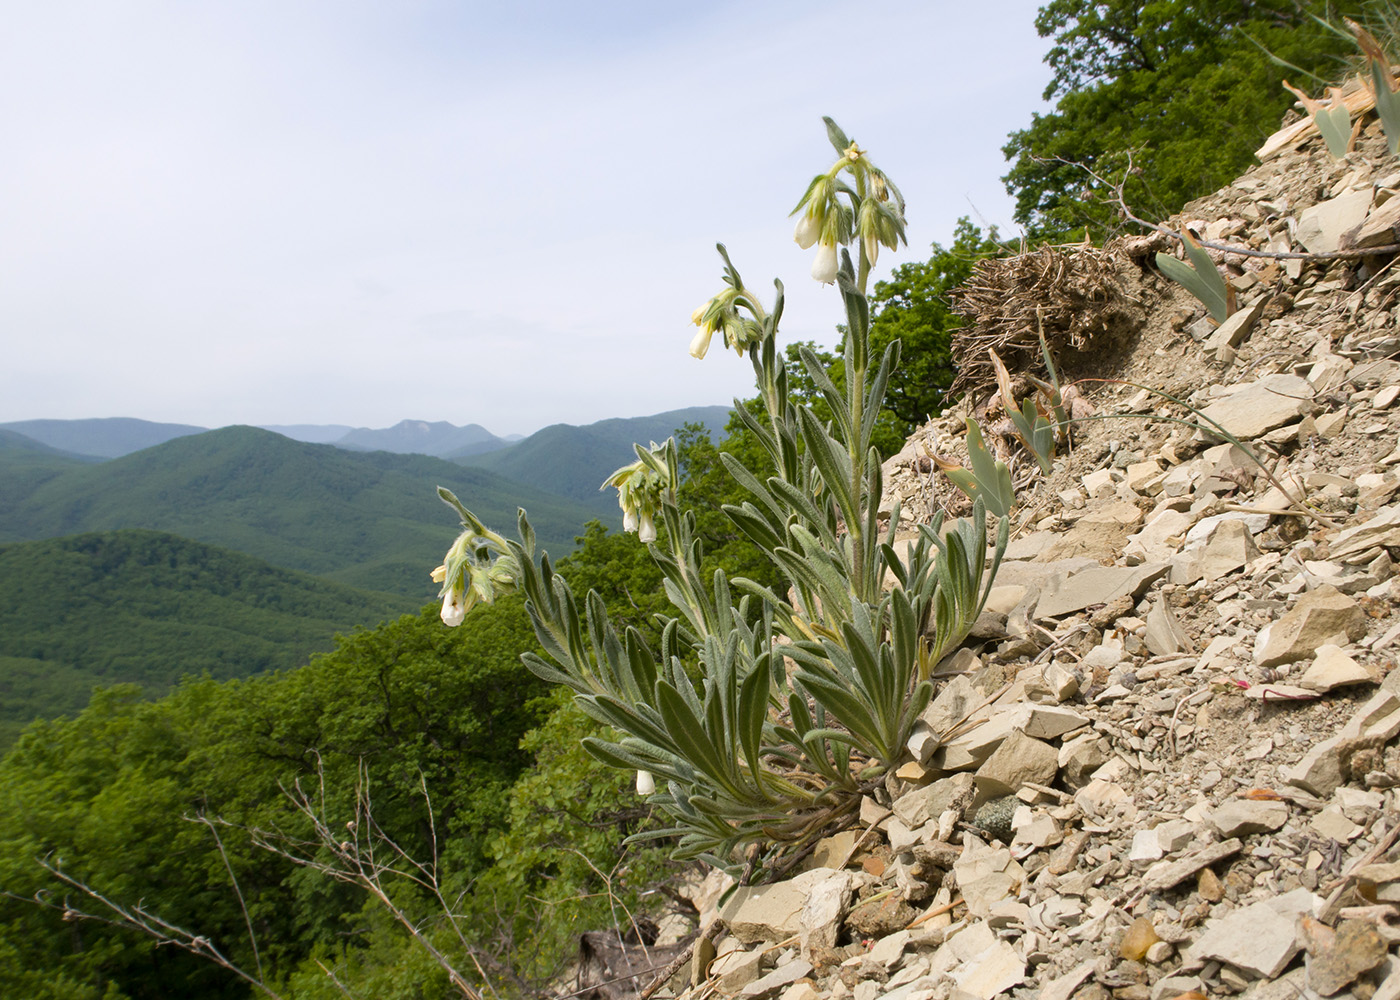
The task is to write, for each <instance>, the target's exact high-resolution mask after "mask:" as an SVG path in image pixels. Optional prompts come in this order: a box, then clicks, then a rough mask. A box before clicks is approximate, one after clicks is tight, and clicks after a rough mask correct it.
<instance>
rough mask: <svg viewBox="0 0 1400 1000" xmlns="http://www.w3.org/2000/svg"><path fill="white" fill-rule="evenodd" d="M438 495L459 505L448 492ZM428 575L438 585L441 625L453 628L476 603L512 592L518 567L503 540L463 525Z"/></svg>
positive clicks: (479, 526)
mask: <svg viewBox="0 0 1400 1000" xmlns="http://www.w3.org/2000/svg"><path fill="white" fill-rule="evenodd" d="M439 492H440V493H444V494H446V495H445V496H444V497H443V499H444V500H446V499H447V497H449V496H451V497H452V499H451V500H450V501H448V502H449V503H451V504H456V505H458V506H460V504H458V503H457V498H456V497H455V496H452V494H451V493H450V492H448V491H446V490H439ZM432 576H433V582H435V583H440V584H442V590H441V591H439V592H438V596H440V597H441V598H442V621H443V624H444V625H452V626H456V625H460V624H462V621H463V620H464V619H465V618H466V617H467V612H468V611H470V610H471V608H472V605H474V604H475V603H476V602H477V601H480V602H481V603H482V604H490V603H492V602H493V601H495V599H496V595H497V594H503V593H509V592H511V591H512V590H514V589H515V584H516V581H517V580H518V579H519V577H520V567H519V566H518V565H517V563H516V560H515V556H513V555H511V553H510V549H509V547H508V546H507V544H506V540H505V539H504V538H502V537H501V536H500V535H498V534H496V533H495V532H494V531H488V530H486V529H485V528H484V527H482V526H481V525H480V524H476V525H472V524H467V525H465V527H464V528H463V530H462V533H461V534H460V535H458V536H457V540H456V541H455V542H453V543H452V547H451V548H450V549H448V550H447V555H446V556H445V557H444V558H443V561H442V565H441V566H439V567H438V568H437V569H435V570H433V573H432Z"/></svg>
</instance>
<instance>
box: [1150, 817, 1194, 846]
mask: <svg viewBox="0 0 1400 1000" xmlns="http://www.w3.org/2000/svg"><path fill="white" fill-rule="evenodd" d="M1156 833H1157V842H1158V843H1159V844H1161V845H1162V850H1164V851H1167V852H1168V853H1173V854H1174V853H1176V852H1177V851H1184V850H1186V848H1188V847H1190V846H1191V844H1192V843H1193V842H1194V841H1195V840H1196V836H1197V830H1196V824H1194V823H1192V822H1191V821H1190V820H1187V819H1173V820H1168V821H1167V822H1165V823H1162V824H1160V825H1158V827H1157V830H1156Z"/></svg>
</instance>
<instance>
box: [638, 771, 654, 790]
mask: <svg viewBox="0 0 1400 1000" xmlns="http://www.w3.org/2000/svg"><path fill="white" fill-rule="evenodd" d="M654 791H656V779H655V778H653V777H652V775H651V772H650V771H638V772H637V794H638V795H650V794H651V793H652V792H654Z"/></svg>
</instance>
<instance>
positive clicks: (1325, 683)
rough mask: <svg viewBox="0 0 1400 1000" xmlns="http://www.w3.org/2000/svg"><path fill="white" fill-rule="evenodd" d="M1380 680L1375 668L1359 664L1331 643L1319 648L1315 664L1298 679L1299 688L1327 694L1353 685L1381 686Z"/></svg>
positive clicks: (1314, 660)
mask: <svg viewBox="0 0 1400 1000" xmlns="http://www.w3.org/2000/svg"><path fill="white" fill-rule="evenodd" d="M1380 679H1381V678H1380V673H1379V672H1378V671H1377V670H1375V669H1374V668H1373V667H1370V666H1363V665H1362V664H1360V663H1357V662H1356V661H1355V660H1353V659H1352V658H1351V657H1350V656H1348V655H1347V654H1346V653H1344V652H1342V649H1341V647H1340V646H1334V645H1331V644H1330V643H1329V644H1325V645H1322V646H1319V647H1318V648H1317V655H1316V657H1315V658H1314V659H1313V662H1312V663H1311V665H1309V667H1308V669H1307V670H1305V671H1303V676H1302V677H1299V678H1298V686H1299V687H1302V688H1308V689H1309V690H1311V691H1317V692H1319V693H1325V692H1327V691H1331V690H1332V689H1333V688H1339V687H1346V686H1348V685H1351V684H1379V683H1380Z"/></svg>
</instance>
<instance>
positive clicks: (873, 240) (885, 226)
mask: <svg viewBox="0 0 1400 1000" xmlns="http://www.w3.org/2000/svg"><path fill="white" fill-rule="evenodd" d="M827 133H828V135H829V136H830V138H831V141H832V143H833V144H834V145H835V146H836V148H837V149H838V150H839V151H840V153H841V156H840V158H839V159H837V161H836V162H835V163H834V164H832V166H831V169H829V170H828V171H827V172H826V173H824V174H818V175H817V176H816V177H814V178H813V179H812V183H811V184H809V185H807V190H806V192H805V193H804V194H803V195H802V200H801V201H799V202H798V203H797V207H796V208H795V209H793V211H792V214H793V215H796V216H797V226H796V228H795V229H794V230H793V234H792V237H793V239H794V240H795V241H796V242H797V245H798V246H799V247H801V248H802V249H803V250H808V249H811V248H812V247H813V246H815V247H816V248H817V255H816V257H815V258H814V259H813V261H812V277H813V278H814V279H816V280H817V281H820V282H822V283H823V284H830V283H832V282H833V281H835V280H836V275H837V272H838V271H839V270H840V253H839V248H840V247H843V246H847V245H849V244H850V243H851V242H852V240H854V239H855V238H856V237H859V238H860V248H861V250H862V252H863V253H864V256H865V260H866V263H867V264H868V265H873V264H874V263H875V261H876V260H877V259H878V258H879V256H880V247H881V246H887V247H889V248H890V249H891V250H894V249H897V248H898V246H899V244H900V243H902V242H907V241H906V240H905V236H904V199H903V198H902V197H901V196H900V193H899V189H898V188H897V187H895V186H894V183H893V182H892V181H891V180H890V179H889V178H888V177H887V176H885V174H884V172H883V171H881V170H880V169H879V168H878V167H876V166H875V165H874V164H873V163H871V162H870V159H869V157H868V156H866V153H865V150H863V149H861V148H860V147H859V146H858V145H856V144H855V143H854V142H851V141H849V140H848V139H847V138H846V136H845V134H844V133H842V132H841V130H840V129H839V128H838V127H837V126H836V123H835V122H833V121H831V120H830V119H827ZM843 173H845V174H849V175H850V177H851V179H852V180H854V181H855V186H854V187H852V186H851V185H850V184H848V183H846V181H845V180H844V179H842V177H841V175H842V174H843Z"/></svg>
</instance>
